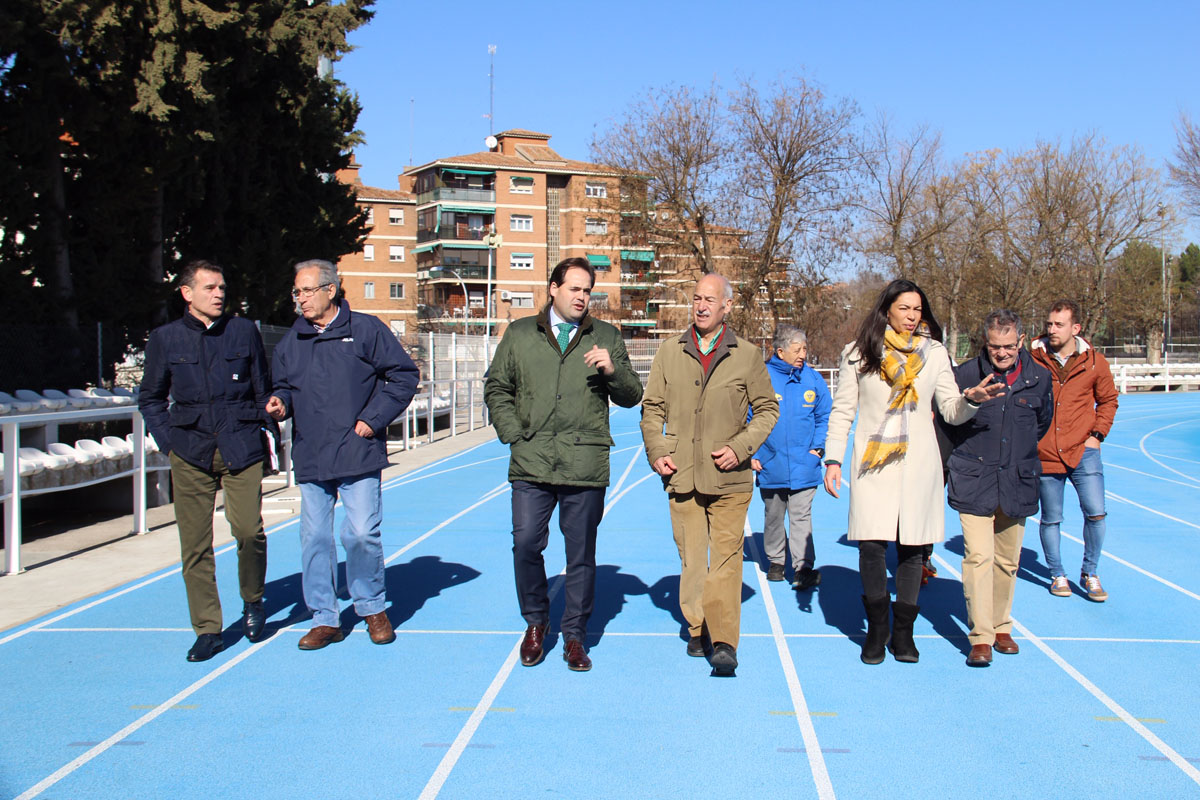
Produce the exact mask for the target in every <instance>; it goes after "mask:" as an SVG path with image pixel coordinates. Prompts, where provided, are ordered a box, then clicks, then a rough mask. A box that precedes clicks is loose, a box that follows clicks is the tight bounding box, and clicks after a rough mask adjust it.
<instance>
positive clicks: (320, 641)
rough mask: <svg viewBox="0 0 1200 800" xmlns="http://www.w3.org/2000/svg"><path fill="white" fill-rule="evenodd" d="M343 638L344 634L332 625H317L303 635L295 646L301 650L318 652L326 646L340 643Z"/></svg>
mask: <svg viewBox="0 0 1200 800" xmlns="http://www.w3.org/2000/svg"><path fill="white" fill-rule="evenodd" d="M345 638H346V634H344V633H342V629H341V628H335V627H334V626H332V625H318V626H316V627H315V628H313V629H312V630H311V631H309V632H308V633H306V634H304V636H302V637H301V638H300V643H299V644H297V645H296V646H297V647H299V648H300V649H301V650H320V649H321V648H322V647H324V646H325V645H327V644H333V643H334V642H340V641H341V640H342V639H345Z"/></svg>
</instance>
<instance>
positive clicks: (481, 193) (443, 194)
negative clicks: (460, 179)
mask: <svg viewBox="0 0 1200 800" xmlns="http://www.w3.org/2000/svg"><path fill="white" fill-rule="evenodd" d="M450 202H454V203H494V202H496V190H495V189H455V188H453V187H450V186H438V187H436V188H435V189H433V190H432V191H429V192H422V193H421V194H419V195H417V205H419V206H420V205H425V204H426V203H450Z"/></svg>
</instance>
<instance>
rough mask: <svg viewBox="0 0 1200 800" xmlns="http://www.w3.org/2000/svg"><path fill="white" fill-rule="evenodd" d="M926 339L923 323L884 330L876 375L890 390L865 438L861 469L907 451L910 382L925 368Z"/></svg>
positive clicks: (913, 396) (912, 399)
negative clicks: (879, 416) (911, 327)
mask: <svg viewBox="0 0 1200 800" xmlns="http://www.w3.org/2000/svg"><path fill="white" fill-rule="evenodd" d="M929 342H930V338H929V326H928V325H926V324H925V323H924V322H922V323H921V324H920V325H918V326H917V329H916V331H914V332H913V333H896V331H894V330H892V329H891V327H888V328H887V330H886V331H885V332H884V335H883V360H882V362H881V364H880V367H879V377H880V379H881V380H883V381H884V382H886V383H887V384H888V385H889V386H891V387H892V393H891V394H890V395H889V396H888V405H887V410H885V411H884V413H883V421H882V422H881V423H880V424H879V430H877V431H875V432H874V433H872V434H871V435H870V437H869V438H868V439H867V446H866V448H864V450H863V458H862V464H861V467H860V469H861V472H866V471H868V470H872V469H879V468H880V467H882V466H884V465H885V464H889V463H891V462H892V461H895V460H897V459H900V458H902V457H903V456H904V454H905V453H906V452H907V451H908V414H909V412H910V411H912V410H914V409H915V408H916V407H917V389H916V386H914V385H913V384H914V383H915V382H916V380H917V375H918V374H919V373H920V372H921V370H922V369H923V368H924V367H925V356H926V354H927V353H928V352H929Z"/></svg>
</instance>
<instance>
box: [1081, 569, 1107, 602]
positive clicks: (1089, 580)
mask: <svg viewBox="0 0 1200 800" xmlns="http://www.w3.org/2000/svg"><path fill="white" fill-rule="evenodd" d="M1079 585H1080V586H1082V587H1083V589H1084V591H1086V592H1087V596H1088V600H1091V601H1093V602H1096V603H1103V602H1104V601H1105V600H1107V599H1108V592H1106V591H1104V587H1103V586H1101V585H1100V576H1099V575H1088V574H1087V573H1084V574H1082V575H1080V576H1079Z"/></svg>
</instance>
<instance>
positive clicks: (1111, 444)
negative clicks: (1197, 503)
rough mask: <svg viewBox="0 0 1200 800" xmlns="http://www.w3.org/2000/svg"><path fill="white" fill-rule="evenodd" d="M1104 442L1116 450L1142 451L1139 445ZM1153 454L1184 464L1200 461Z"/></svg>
mask: <svg viewBox="0 0 1200 800" xmlns="http://www.w3.org/2000/svg"><path fill="white" fill-rule="evenodd" d="M1105 444H1106V445H1108V446H1109V447H1115V448H1117V449H1118V450H1128V451H1130V452H1132V453H1140V452H1142V448H1140V447H1130V446H1129V445H1127V444H1115V443H1112V442H1108V441H1106V442H1105ZM1154 455H1155V457H1157V458H1165V459H1167V460H1168V461H1182V462H1184V463H1185V464H1200V461H1197V460H1195V459H1194V458H1183V457H1182V456H1169V455H1167V454H1166V453H1155V454H1154ZM1188 485H1189V486H1190V485H1191V484H1188Z"/></svg>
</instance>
